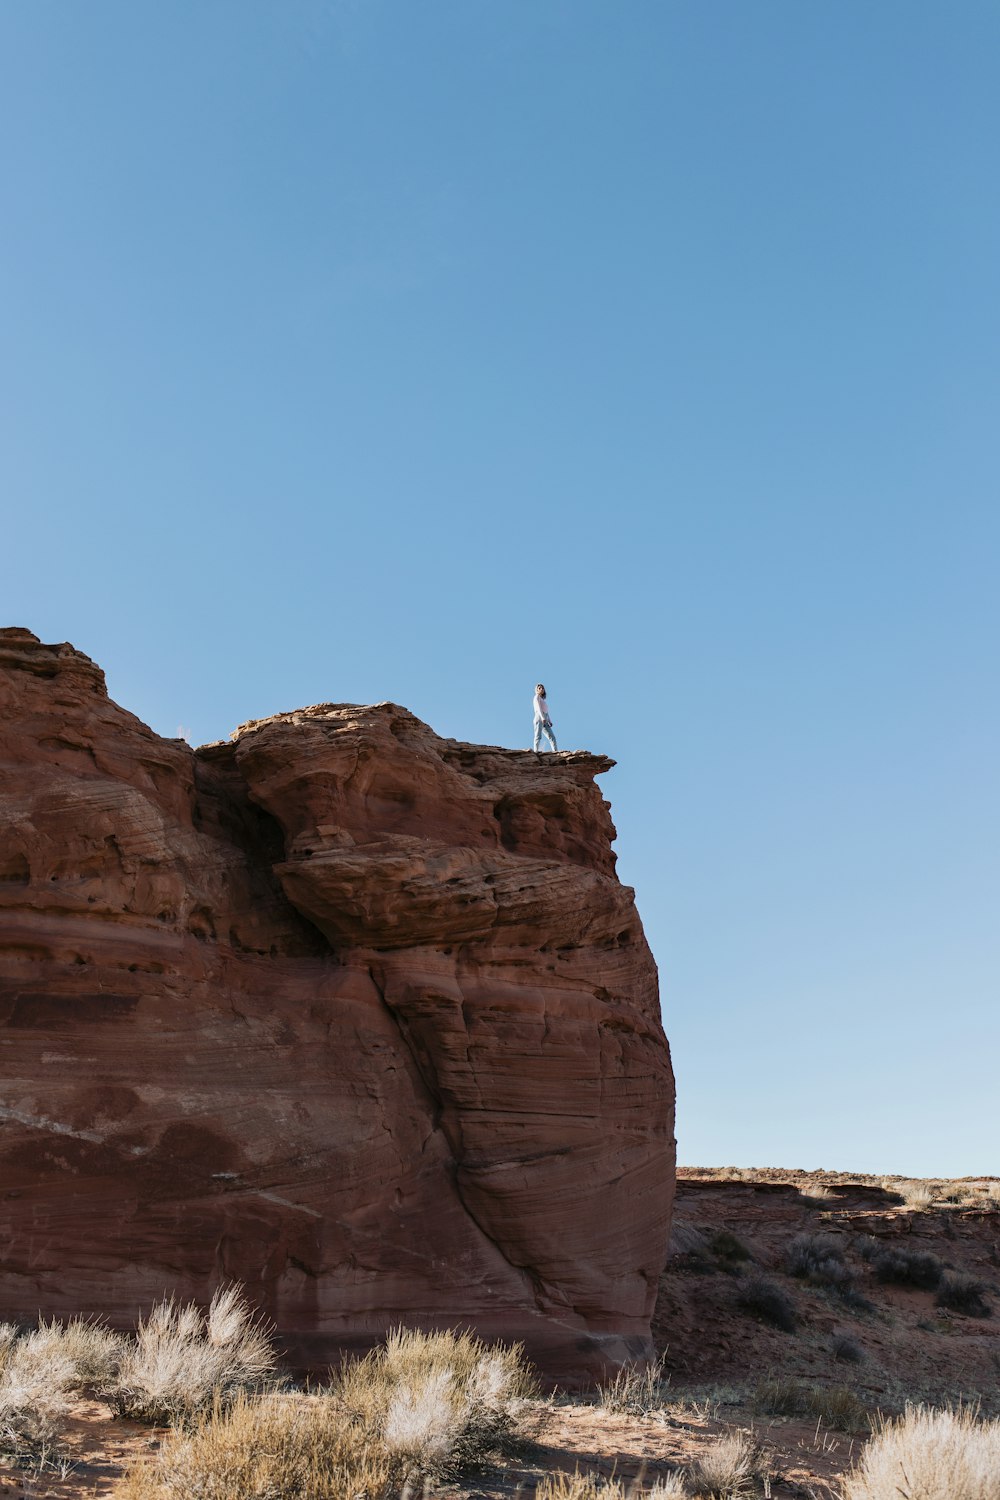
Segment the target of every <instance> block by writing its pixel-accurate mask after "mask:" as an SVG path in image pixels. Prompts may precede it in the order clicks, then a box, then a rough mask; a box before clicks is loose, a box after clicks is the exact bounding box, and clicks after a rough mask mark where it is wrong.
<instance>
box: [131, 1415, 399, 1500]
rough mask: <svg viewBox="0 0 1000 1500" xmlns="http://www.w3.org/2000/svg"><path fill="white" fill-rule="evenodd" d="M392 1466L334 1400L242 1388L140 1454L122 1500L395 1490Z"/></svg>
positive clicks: (319, 1499) (309, 1496) (318, 1497)
mask: <svg viewBox="0 0 1000 1500" xmlns="http://www.w3.org/2000/svg"><path fill="white" fill-rule="evenodd" d="M393 1477H394V1476H393V1466H392V1463H391V1461H390V1459H389V1456H388V1455H387V1454H386V1453H385V1452H384V1450H382V1449H381V1448H380V1445H379V1444H378V1442H377V1441H376V1440H375V1439H374V1437H373V1436H372V1434H370V1433H366V1432H365V1431H364V1430H363V1429H362V1428H360V1427H357V1426H353V1425H352V1424H351V1423H349V1422H345V1421H344V1419H343V1415H342V1413H340V1412H339V1411H338V1410H337V1409H336V1407H335V1405H334V1403H333V1402H332V1401H330V1400H328V1399H327V1400H319V1399H311V1400H310V1399H302V1398H294V1397H290V1396H281V1395H269V1396H258V1397H253V1396H250V1395H248V1394H247V1393H246V1392H245V1391H239V1392H237V1393H236V1395H235V1396H234V1397H233V1399H232V1400H231V1401H230V1402H229V1403H228V1405H226V1406H225V1407H223V1406H221V1405H219V1404H218V1403H217V1404H216V1405H215V1406H214V1407H213V1409H212V1410H211V1411H209V1412H204V1413H202V1415H201V1416H200V1417H198V1418H197V1419H196V1421H195V1425H194V1427H193V1428H192V1429H191V1430H187V1431H185V1430H183V1429H179V1428H175V1430H174V1431H173V1432H171V1433H169V1434H168V1436H167V1437H166V1438H165V1440H164V1441H163V1443H162V1444H161V1446H160V1448H159V1450H158V1452H157V1453H156V1455H155V1457H154V1458H152V1459H150V1460H143V1459H139V1460H137V1461H136V1462H135V1463H134V1464H133V1465H132V1467H131V1468H130V1469H129V1471H128V1472H127V1473H126V1475H125V1477H124V1479H123V1480H122V1482H121V1484H120V1485H119V1487H118V1489H117V1491H116V1494H117V1495H119V1496H121V1500H279V1497H280V1500H345V1497H346V1496H355V1495H364V1496H367V1497H369V1500H381V1497H383V1496H388V1495H390V1494H392V1493H393Z"/></svg>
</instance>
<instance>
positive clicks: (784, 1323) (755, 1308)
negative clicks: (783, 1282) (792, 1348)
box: [736, 1276, 799, 1333]
mask: <svg viewBox="0 0 1000 1500" xmlns="http://www.w3.org/2000/svg"><path fill="white" fill-rule="evenodd" d="M736 1302H737V1306H739V1307H741V1308H742V1309H743V1311H744V1312H748V1313H752V1314H753V1316H754V1317H757V1318H762V1319H763V1320H764V1322H765V1323H771V1324H772V1325H773V1326H774V1327H775V1328H780V1329H782V1330H783V1332H785V1333H794V1332H795V1330H796V1328H797V1327H798V1321H799V1319H798V1313H797V1312H796V1310H795V1303H794V1302H793V1301H792V1299H791V1297H789V1295H788V1293H787V1292H786V1291H784V1290H783V1288H781V1287H780V1286H778V1285H777V1284H776V1283H775V1282H773V1281H768V1280H767V1278H766V1277H764V1276H750V1277H748V1278H747V1280H746V1281H744V1282H742V1283H741V1285H740V1289H739V1292H738V1294H737V1297H736Z"/></svg>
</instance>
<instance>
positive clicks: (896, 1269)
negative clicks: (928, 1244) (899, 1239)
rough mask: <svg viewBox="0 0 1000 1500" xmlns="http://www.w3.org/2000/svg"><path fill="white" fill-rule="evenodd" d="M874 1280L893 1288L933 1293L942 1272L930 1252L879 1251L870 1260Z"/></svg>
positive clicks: (939, 1264)
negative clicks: (893, 1286) (914, 1289)
mask: <svg viewBox="0 0 1000 1500" xmlns="http://www.w3.org/2000/svg"><path fill="white" fill-rule="evenodd" d="M872 1270H873V1271H874V1272H875V1279H876V1280H877V1281H882V1282H891V1283H892V1284H893V1285H895V1286H915V1287H922V1288H923V1289H924V1290H925V1291H933V1290H934V1288H935V1287H936V1286H937V1285H938V1283H939V1282H940V1280H941V1273H942V1271H943V1270H944V1267H943V1266H942V1264H941V1262H940V1261H939V1260H938V1258H937V1256H936V1255H933V1254H932V1253H931V1251H930V1250H897V1249H891V1250H880V1251H878V1253H877V1254H876V1255H875V1256H874V1257H873V1258H872Z"/></svg>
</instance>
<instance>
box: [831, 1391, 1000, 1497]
mask: <svg viewBox="0 0 1000 1500" xmlns="http://www.w3.org/2000/svg"><path fill="white" fill-rule="evenodd" d="M998 1476H1000V1422H981V1421H979V1420H978V1419H977V1417H976V1415H975V1413H973V1412H970V1411H934V1410H933V1409H931V1408H928V1407H923V1406H917V1407H913V1406H911V1407H907V1409H906V1413H905V1415H904V1416H903V1417H902V1418H901V1419H900V1420H899V1421H895V1422H886V1423H884V1424H883V1425H882V1426H881V1427H880V1428H879V1429H878V1431H877V1432H876V1433H875V1435H874V1436H873V1437H872V1438H871V1439H870V1441H869V1442H868V1443H866V1444H865V1447H864V1449H863V1450H862V1453H861V1458H860V1460H859V1462H858V1464H857V1466H856V1467H855V1468H854V1469H853V1470H852V1471H851V1473H850V1474H848V1476H847V1478H846V1480H845V1481H844V1488H843V1496H844V1500H996V1497H997V1495H998V1494H1000V1477H998Z"/></svg>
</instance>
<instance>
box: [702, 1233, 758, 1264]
mask: <svg viewBox="0 0 1000 1500" xmlns="http://www.w3.org/2000/svg"><path fill="white" fill-rule="evenodd" d="M708 1248H709V1249H710V1250H711V1252H712V1254H713V1255H714V1256H715V1257H716V1259H717V1260H720V1261H722V1262H723V1263H725V1262H728V1261H740V1260H753V1253H752V1251H751V1250H750V1247H749V1245H745V1244H744V1243H743V1241H742V1240H741V1239H740V1237H739V1235H738V1234H733V1232H732V1230H731V1229H717V1230H716V1231H715V1233H714V1234H713V1235H712V1236H711V1237H710V1238H709V1241H708Z"/></svg>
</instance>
